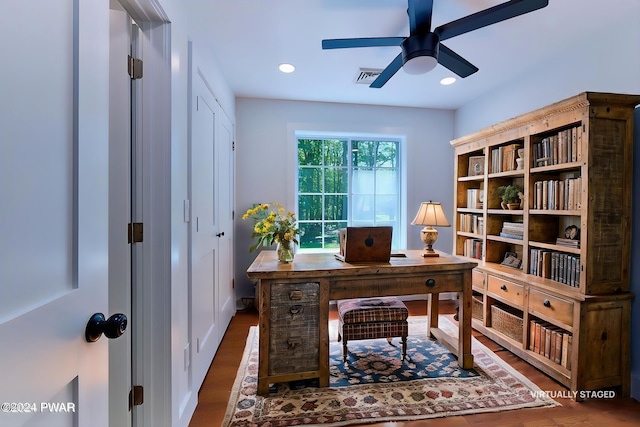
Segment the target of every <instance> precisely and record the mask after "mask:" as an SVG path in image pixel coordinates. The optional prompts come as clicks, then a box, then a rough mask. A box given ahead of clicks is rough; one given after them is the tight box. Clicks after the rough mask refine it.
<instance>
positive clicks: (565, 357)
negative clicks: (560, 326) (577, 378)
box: [560, 333, 573, 369]
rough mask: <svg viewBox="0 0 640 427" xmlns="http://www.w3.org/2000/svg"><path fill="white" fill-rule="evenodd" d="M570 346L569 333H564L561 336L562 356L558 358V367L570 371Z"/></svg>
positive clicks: (571, 343)
mask: <svg viewBox="0 0 640 427" xmlns="http://www.w3.org/2000/svg"><path fill="white" fill-rule="evenodd" d="M572 345H573V336H572V335H571V334H570V333H565V334H564V335H563V336H562V356H561V358H560V365H562V366H563V367H565V368H567V369H571V353H572V348H571V347H572Z"/></svg>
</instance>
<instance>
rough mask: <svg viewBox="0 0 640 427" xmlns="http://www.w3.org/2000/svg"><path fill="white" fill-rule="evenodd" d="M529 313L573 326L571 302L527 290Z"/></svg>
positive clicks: (533, 290) (534, 290) (544, 293)
mask: <svg viewBox="0 0 640 427" xmlns="http://www.w3.org/2000/svg"><path fill="white" fill-rule="evenodd" d="M529 311H530V312H531V313H533V314H542V315H544V316H546V317H548V318H551V319H555V320H557V321H559V322H562V323H564V324H565V325H569V326H573V302H572V301H567V300H564V299H562V298H558V297H556V296H553V295H550V294H547V293H546V292H541V291H538V290H536V289H530V290H529Z"/></svg>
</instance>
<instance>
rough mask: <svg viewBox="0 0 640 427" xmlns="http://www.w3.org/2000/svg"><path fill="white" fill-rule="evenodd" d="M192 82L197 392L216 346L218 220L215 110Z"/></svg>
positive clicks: (205, 90) (208, 96) (200, 85)
mask: <svg viewBox="0 0 640 427" xmlns="http://www.w3.org/2000/svg"><path fill="white" fill-rule="evenodd" d="M195 76H196V77H195V78H194V81H193V95H192V99H193V102H195V105H193V106H192V123H191V181H190V184H191V185H190V196H189V197H190V199H191V208H192V220H191V280H190V286H191V332H192V333H191V339H192V341H191V344H192V347H194V348H193V351H194V353H193V355H192V356H193V357H192V361H193V386H194V387H195V389H198V388H199V387H200V384H201V383H202V381H203V380H204V376H205V375H206V373H207V370H208V369H209V365H210V364H211V360H213V355H214V354H215V351H216V349H217V348H218V344H219V343H220V334H219V331H218V324H217V308H218V305H217V304H218V301H217V298H216V286H217V272H218V256H217V255H218V237H217V236H216V233H218V218H217V216H216V211H215V209H214V206H215V200H216V176H215V174H214V171H215V165H216V158H215V143H216V141H215V130H216V129H215V124H216V114H217V108H216V107H217V106H216V104H215V100H214V99H213V96H212V95H211V92H209V90H208V88H207V87H206V85H205V83H204V81H203V80H202V77H201V76H200V75H199V74H198V73H195Z"/></svg>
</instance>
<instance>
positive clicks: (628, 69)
mask: <svg viewBox="0 0 640 427" xmlns="http://www.w3.org/2000/svg"><path fill="white" fill-rule="evenodd" d="M638 14H640V2H638ZM637 16H638V15H634V16H629V21H628V22H627V23H621V25H620V26H618V27H615V28H607V29H606V30H604V29H603V30H602V31H601V30H597V31H594V32H593V38H592V39H587V40H581V41H580V42H579V43H578V44H577V45H576V46H575V47H574V48H573V49H568V50H567V51H566V52H564V53H563V54H561V55H559V56H558V57H556V58H554V59H553V60H551V61H548V62H547V63H544V64H539V65H538V66H536V67H534V68H532V69H531V70H529V71H528V72H527V73H525V74H523V75H521V76H518V77H517V78H515V79H513V80H512V81H508V82H504V83H503V84H502V86H501V87H500V88H497V89H492V90H491V91H489V92H488V93H486V94H485V95H483V96H481V97H479V98H476V99H475V100H474V101H472V102H469V103H467V104H465V105H464V106H462V107H460V108H459V109H458V110H457V111H456V114H455V130H454V133H455V137H456V138H457V137H460V136H463V135H466V134H469V133H471V132H475V131H477V130H480V129H482V128H484V127H487V126H490V125H492V124H495V123H498V122H500V121H503V120H506V119H509V118H511V117H514V116H517V115H520V114H523V113H526V112H528V111H531V110H535V109H537V108H540V107H544V106H545V105H548V104H551V103H553V102H556V101H560V100H562V99H565V98H569V97H571V96H573V95H577V94H579V93H581V92H589V91H591V92H614V93H630V94H640V25H638V23H637ZM605 35H606V36H605Z"/></svg>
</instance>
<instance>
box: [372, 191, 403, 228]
mask: <svg viewBox="0 0 640 427" xmlns="http://www.w3.org/2000/svg"><path fill="white" fill-rule="evenodd" d="M398 219H399V215H398V196H397V195H395V194H394V195H386V196H378V197H376V225H391V224H387V223H389V222H395V221H397V220H398Z"/></svg>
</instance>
